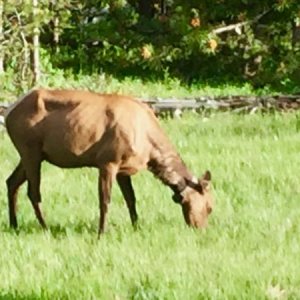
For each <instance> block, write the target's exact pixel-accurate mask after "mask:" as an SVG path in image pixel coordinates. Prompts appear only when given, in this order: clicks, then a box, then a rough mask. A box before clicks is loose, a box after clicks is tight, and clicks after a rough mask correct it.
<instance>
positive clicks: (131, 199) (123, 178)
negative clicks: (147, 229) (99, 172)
mask: <svg viewBox="0 0 300 300" xmlns="http://www.w3.org/2000/svg"><path fill="white" fill-rule="evenodd" d="M117 181H118V184H119V186H120V189H121V191H122V194H123V197H124V199H125V201H126V204H127V207H128V210H129V215H130V219H131V223H132V225H133V226H134V227H135V226H136V223H137V219H138V215H137V212H136V207H135V202H136V200H135V195H134V190H133V187H132V183H131V178H130V176H128V175H121V174H118V175H117Z"/></svg>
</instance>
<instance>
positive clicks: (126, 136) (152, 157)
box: [5, 89, 212, 234]
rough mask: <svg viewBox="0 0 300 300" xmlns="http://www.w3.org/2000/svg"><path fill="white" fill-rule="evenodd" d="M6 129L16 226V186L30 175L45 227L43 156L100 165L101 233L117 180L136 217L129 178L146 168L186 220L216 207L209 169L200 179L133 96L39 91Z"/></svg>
mask: <svg viewBox="0 0 300 300" xmlns="http://www.w3.org/2000/svg"><path fill="white" fill-rule="evenodd" d="M5 121H6V127H7V131H8V134H9V136H10V138H11V140H12V142H13V144H14V146H15V147H16V149H17V150H18V152H19V154H20V157H21V160H20V162H19V164H18V166H17V167H16V169H15V170H14V172H13V173H12V174H11V176H10V177H9V178H8V179H7V187H8V199H9V217H10V225H11V226H12V227H17V218H16V202H17V190H18V188H19V186H20V185H21V184H22V183H24V182H25V181H26V180H27V181H28V196H29V198H30V200H31V203H32V205H33V208H34V210H35V213H36V216H37V218H38V220H39V222H40V224H41V225H42V226H43V227H46V224H45V221H44V219H43V216H42V213H41V210H40V207H39V202H41V195H40V167H41V163H42V161H43V160H46V161H48V162H50V163H52V164H54V165H56V166H58V167H62V168H76V167H84V166H85V167H95V168H98V169H99V171H100V170H101V171H100V172H99V202H100V219H99V234H100V233H101V232H103V231H104V229H105V223H106V214H107V210H108V203H109V201H110V194H111V187H112V183H113V181H114V180H115V179H116V180H117V182H118V184H119V186H120V188H121V191H122V193H123V196H124V198H125V201H126V204H127V206H128V209H129V213H130V217H131V221H132V223H133V224H135V223H136V221H137V217H138V216H137V213H136V208H135V195H134V191H133V187H132V184H131V178H130V176H131V175H133V174H135V173H137V172H138V171H140V170H142V169H147V168H148V169H149V170H150V171H151V172H153V173H154V175H155V176H157V177H158V178H159V179H161V180H162V182H163V183H164V184H166V185H168V186H169V187H170V188H171V189H172V190H173V191H174V196H173V199H174V201H176V202H179V203H180V204H181V206H182V209H183V215H184V218H185V220H186V222H187V224H189V225H192V226H195V227H203V226H205V225H206V220H207V217H208V214H209V213H210V212H211V209H212V200H211V195H210V192H209V190H208V189H207V187H206V186H207V184H206V185H205V186H204V184H203V183H204V181H205V182H206V183H208V182H209V181H210V173H206V175H205V176H204V177H205V178H204V179H201V180H200V181H198V182H195V180H194V179H193V176H192V175H191V173H190V171H189V170H188V169H187V168H186V166H185V165H184V163H183V161H182V160H181V158H180V157H179V155H178V154H177V152H176V151H175V149H174V147H173V146H172V144H171V143H170V142H169V140H168V138H167V137H166V135H165V134H164V132H163V131H162V129H161V127H160V126H159V123H158V120H157V118H156V117H155V116H154V114H153V112H152V110H151V109H150V108H149V107H148V106H147V105H145V104H143V103H141V102H139V101H137V100H134V99H132V98H130V97H125V96H119V95H101V94H97V93H91V92H86V91H72V90H43V89H39V90H34V91H31V92H29V93H28V94H27V95H25V96H24V97H23V98H21V99H20V100H19V101H18V102H17V103H16V104H15V105H14V106H12V107H11V109H8V113H7V116H6V119H5Z"/></svg>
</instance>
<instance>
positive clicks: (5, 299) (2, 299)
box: [0, 290, 70, 300]
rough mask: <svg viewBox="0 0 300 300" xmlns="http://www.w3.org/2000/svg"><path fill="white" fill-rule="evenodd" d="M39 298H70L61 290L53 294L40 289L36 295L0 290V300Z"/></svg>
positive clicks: (32, 299) (33, 299)
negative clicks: (39, 292)
mask: <svg viewBox="0 0 300 300" xmlns="http://www.w3.org/2000/svg"><path fill="white" fill-rule="evenodd" d="M16 299H17V300H38V299H39V300H40V299H51V300H52V299H53V300H55V299H70V297H69V295H68V294H65V293H63V292H59V293H58V292H57V293H53V294H49V293H48V292H46V291H44V290H42V291H41V294H40V295H38V294H37V293H34V292H32V293H29V294H22V293H20V292H18V291H9V292H1V291H0V300H16Z"/></svg>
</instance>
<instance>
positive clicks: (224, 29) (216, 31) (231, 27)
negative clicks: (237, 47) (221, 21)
mask: <svg viewBox="0 0 300 300" xmlns="http://www.w3.org/2000/svg"><path fill="white" fill-rule="evenodd" d="M270 10H271V9H269V10H267V11H264V12H263V13H261V14H259V15H258V16H256V17H255V18H254V19H252V20H249V21H244V22H239V23H236V24H231V25H228V26H225V27H220V28H216V29H214V30H213V31H212V32H211V33H212V34H220V33H223V32H227V31H231V30H235V31H236V32H237V33H238V32H240V30H241V27H243V26H245V25H248V24H252V23H255V22H257V21H258V20H259V19H261V18H262V17H263V16H264V15H266V14H267V13H268V12H270Z"/></svg>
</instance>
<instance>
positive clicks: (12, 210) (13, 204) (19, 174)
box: [6, 162, 26, 229]
mask: <svg viewBox="0 0 300 300" xmlns="http://www.w3.org/2000/svg"><path fill="white" fill-rule="evenodd" d="M25 180H26V174H25V170H24V168H23V166H22V163H21V162H19V164H18V165H17V167H16V168H15V170H14V171H13V172H12V174H11V175H10V176H9V177H8V178H7V180H6V185H7V195H8V212H9V225H10V227H12V228H15V229H16V228H17V227H18V222H17V215H16V209H17V196H18V189H19V187H20V186H21V185H22V184H23V183H24V182H25Z"/></svg>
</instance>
